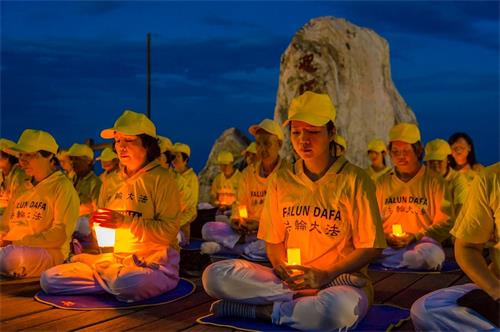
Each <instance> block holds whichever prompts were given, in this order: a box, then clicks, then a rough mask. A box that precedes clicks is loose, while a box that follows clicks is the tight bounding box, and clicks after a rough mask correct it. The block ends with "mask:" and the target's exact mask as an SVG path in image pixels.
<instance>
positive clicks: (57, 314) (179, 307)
mask: <svg viewBox="0 0 500 332" xmlns="http://www.w3.org/2000/svg"><path fill="white" fill-rule="evenodd" d="M370 274H371V277H372V279H373V281H374V283H375V302H376V303H391V304H395V305H399V306H401V307H405V308H410V306H411V304H412V303H413V302H414V301H415V300H416V299H418V298H419V297H420V296H422V295H424V294H426V293H428V292H430V291H432V290H436V289H439V288H443V287H448V286H451V285H458V284H463V283H466V282H470V281H469V280H468V279H467V277H466V276H464V274H463V273H461V272H456V273H443V274H408V273H406V274H403V273H399V274H398V273H388V272H370ZM191 280H192V281H193V282H195V284H196V286H197V289H196V292H195V293H194V294H192V295H190V296H188V297H186V298H184V299H182V300H179V301H177V302H173V303H170V304H165V305H160V306H155V307H149V308H141V309H132V310H99V311H78V310H62V309H57V308H53V307H51V306H48V305H45V304H42V303H38V302H36V301H35V300H34V299H33V295H35V293H36V292H37V291H38V290H39V285H38V284H37V283H31V284H21V285H19V284H18V285H4V286H2V288H1V300H0V331H19V330H30V331H70V330H71V331H74V330H79V331H124V330H136V331H189V332H195V331H196V332H198V331H231V329H224V328H219V327H217V328H214V327H210V326H205V325H200V324H197V323H196V321H195V320H196V318H197V317H199V316H202V315H203V314H206V313H208V310H209V307H210V303H211V302H212V301H213V299H212V298H211V297H210V296H208V295H207V294H206V293H205V292H204V291H203V288H202V287H201V283H200V279H199V278H192V279H191ZM398 330H399V331H413V330H414V329H413V325H412V324H411V322H407V323H405V324H404V325H403V326H402V327H400V328H399V329H398Z"/></svg>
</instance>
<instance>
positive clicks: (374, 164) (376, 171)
mask: <svg viewBox="0 0 500 332" xmlns="http://www.w3.org/2000/svg"><path fill="white" fill-rule="evenodd" d="M386 155H387V148H386V147H385V143H384V141H383V140H381V139H373V140H371V141H370V142H369V143H368V158H369V159H370V165H369V166H368V167H367V168H366V172H367V173H368V175H369V176H370V177H371V178H372V180H373V181H376V180H377V179H378V178H379V177H381V176H382V175H384V174H386V173H389V172H390V171H391V168H390V167H389V166H387V163H386V162H385V156H386Z"/></svg>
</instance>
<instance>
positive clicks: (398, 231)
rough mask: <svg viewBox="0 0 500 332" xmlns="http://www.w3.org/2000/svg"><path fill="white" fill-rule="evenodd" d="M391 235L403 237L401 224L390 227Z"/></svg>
mask: <svg viewBox="0 0 500 332" xmlns="http://www.w3.org/2000/svg"><path fill="white" fill-rule="evenodd" d="M392 234H393V235H394V236H404V235H405V233H404V232H403V227H402V226H401V224H394V225H392Z"/></svg>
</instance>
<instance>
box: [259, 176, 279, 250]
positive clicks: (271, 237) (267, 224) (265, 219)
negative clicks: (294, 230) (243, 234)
mask: <svg viewBox="0 0 500 332" xmlns="http://www.w3.org/2000/svg"><path fill="white" fill-rule="evenodd" d="M278 181H279V178H278V177H276V178H274V179H272V180H270V182H269V185H268V187H267V193H266V198H265V200H264V207H263V209H262V213H261V217H260V222H259V231H258V232H257V238H259V239H261V240H264V241H266V242H268V243H273V244H278V243H282V242H284V241H285V234H286V231H285V226H284V224H283V220H282V218H281V216H280V211H279V192H278Z"/></svg>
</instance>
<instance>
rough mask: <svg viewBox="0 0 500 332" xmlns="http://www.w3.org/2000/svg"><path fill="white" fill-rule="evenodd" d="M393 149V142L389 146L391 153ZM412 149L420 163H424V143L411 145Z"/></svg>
mask: <svg viewBox="0 0 500 332" xmlns="http://www.w3.org/2000/svg"><path fill="white" fill-rule="evenodd" d="M391 148H392V142H389V146H388V149H389V152H390V151H391ZM411 148H412V149H413V151H414V152H415V154H416V155H417V158H418V161H420V162H422V160H423V159H424V146H423V145H422V142H420V141H418V142H416V143H413V144H412V145H411ZM384 165H385V163H384Z"/></svg>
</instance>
